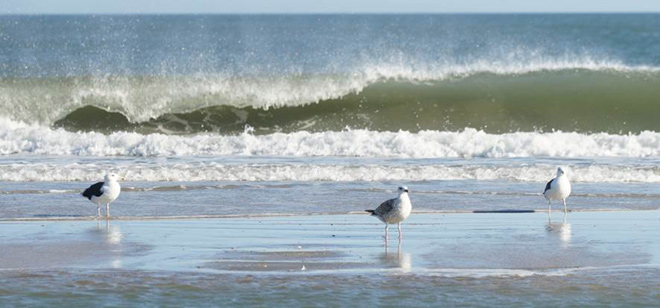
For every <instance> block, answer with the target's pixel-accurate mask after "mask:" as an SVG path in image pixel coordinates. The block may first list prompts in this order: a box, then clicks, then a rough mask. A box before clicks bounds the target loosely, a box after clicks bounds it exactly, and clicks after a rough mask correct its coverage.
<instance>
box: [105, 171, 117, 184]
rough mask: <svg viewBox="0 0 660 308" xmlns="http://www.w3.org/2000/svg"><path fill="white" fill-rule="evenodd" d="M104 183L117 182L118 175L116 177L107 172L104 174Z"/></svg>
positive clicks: (114, 174)
mask: <svg viewBox="0 0 660 308" xmlns="http://www.w3.org/2000/svg"><path fill="white" fill-rule="evenodd" d="M105 181H106V182H113V181H115V182H116V181H119V175H117V174H116V173H112V172H108V173H106V174H105Z"/></svg>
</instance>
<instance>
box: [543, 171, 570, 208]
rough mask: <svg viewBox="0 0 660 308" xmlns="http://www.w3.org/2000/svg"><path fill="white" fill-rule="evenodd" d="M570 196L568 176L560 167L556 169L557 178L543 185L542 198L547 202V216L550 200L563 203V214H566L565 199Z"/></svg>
mask: <svg viewBox="0 0 660 308" xmlns="http://www.w3.org/2000/svg"><path fill="white" fill-rule="evenodd" d="M570 194H571V182H569V181H568V176H567V175H566V173H565V172H564V169H562V168H561V167H559V168H557V177H556V178H554V179H552V180H550V182H548V184H546V185H545V190H544V191H543V196H544V197H545V199H546V200H548V215H550V212H551V209H550V203H551V202H552V200H557V201H559V200H561V201H562V202H563V203H564V213H566V212H568V210H567V209H566V198H568V196H569V195H570Z"/></svg>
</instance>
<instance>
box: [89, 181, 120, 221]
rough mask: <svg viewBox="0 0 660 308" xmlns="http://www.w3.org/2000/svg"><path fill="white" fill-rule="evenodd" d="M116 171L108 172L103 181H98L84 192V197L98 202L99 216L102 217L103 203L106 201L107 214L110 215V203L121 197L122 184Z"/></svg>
mask: <svg viewBox="0 0 660 308" xmlns="http://www.w3.org/2000/svg"><path fill="white" fill-rule="evenodd" d="M118 179H119V176H118V175H117V174H116V173H107V174H106V175H105V179H104V181H103V182H98V183H96V184H94V185H92V186H90V187H89V188H87V189H85V191H84V192H83V193H82V195H83V197H85V198H87V199H89V201H92V203H95V204H96V209H97V211H98V217H99V218H100V217H101V204H102V203H105V216H106V217H108V218H109V217H110V203H111V202H112V201H115V200H116V199H117V197H119V193H120V192H121V186H119V182H117V180H118Z"/></svg>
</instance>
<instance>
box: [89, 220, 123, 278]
mask: <svg viewBox="0 0 660 308" xmlns="http://www.w3.org/2000/svg"><path fill="white" fill-rule="evenodd" d="M91 231H92V233H93V238H92V240H93V241H94V242H96V243H98V244H99V245H100V246H98V252H99V254H101V255H102V256H103V257H105V258H109V260H108V261H109V262H110V264H111V266H112V268H121V267H122V264H121V263H122V254H123V250H124V247H123V245H122V239H123V234H122V233H121V230H120V229H119V226H113V225H112V224H111V223H110V221H109V220H106V221H105V223H103V222H101V221H97V224H96V227H95V228H93V229H92V230H91Z"/></svg>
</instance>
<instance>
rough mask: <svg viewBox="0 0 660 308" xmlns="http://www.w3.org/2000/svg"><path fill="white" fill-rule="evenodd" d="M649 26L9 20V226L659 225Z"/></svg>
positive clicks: (293, 19)
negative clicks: (598, 212) (111, 179)
mask: <svg viewBox="0 0 660 308" xmlns="http://www.w3.org/2000/svg"><path fill="white" fill-rule="evenodd" d="M658 29H660V19H659V18H658V15H656V14H632V15H627V14H614V15H607V14H604V15H602V14H594V15H580V14H577V15H575V14H571V15H556V14H553V15H543V14H531V15H506V14H504V15H293V16H289V15H264V16H261V15H250V16H240V15H195V16H142V15H133V16H112V15H104V16H0V42H2V44H0V204H1V205H2V207H1V209H2V210H1V211H0V218H21V217H35V216H36V217H41V216H88V215H91V214H94V208H93V205H92V204H91V203H89V202H87V201H86V200H84V199H83V198H82V197H79V195H78V192H80V191H81V190H83V189H84V188H86V187H87V186H88V185H90V184H92V183H94V182H96V181H99V180H101V179H102V176H103V174H104V172H106V171H107V170H111V171H116V172H119V173H120V175H121V176H123V177H124V181H123V187H124V192H123V194H122V196H121V197H120V199H119V200H118V201H117V202H116V203H115V206H114V208H115V209H116V210H115V213H117V214H118V215H123V216H159V215H180V216H187V215H190V216H192V215H200V214H209V215H212V214H217V215H224V214H239V215H240V214H265V213H299V214H305V213H348V212H355V211H360V210H362V209H363V208H365V207H366V208H369V207H373V206H374V205H376V204H378V203H379V202H380V201H382V200H384V199H386V198H389V197H391V196H392V195H393V194H394V191H395V188H396V186H398V185H400V184H405V185H408V186H409V187H410V189H411V190H412V198H413V202H414V204H415V208H416V209H417V210H420V211H471V210H501V209H538V208H544V207H545V202H544V200H543V199H542V197H541V195H540V192H541V191H542V190H543V188H544V187H545V182H546V181H547V180H549V179H550V178H552V177H553V176H554V174H555V169H556V167H557V166H565V167H566V168H567V169H568V170H569V177H570V179H571V180H572V181H573V183H574V190H573V191H574V196H573V197H572V198H571V199H570V200H569V204H570V207H571V208H572V209H575V210H584V209H657V208H658V204H659V203H658V200H660V189H659V188H658V182H660V165H659V162H660V121H658V116H659V115H660V86H659V85H660V43H659V42H660V30H658Z"/></svg>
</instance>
